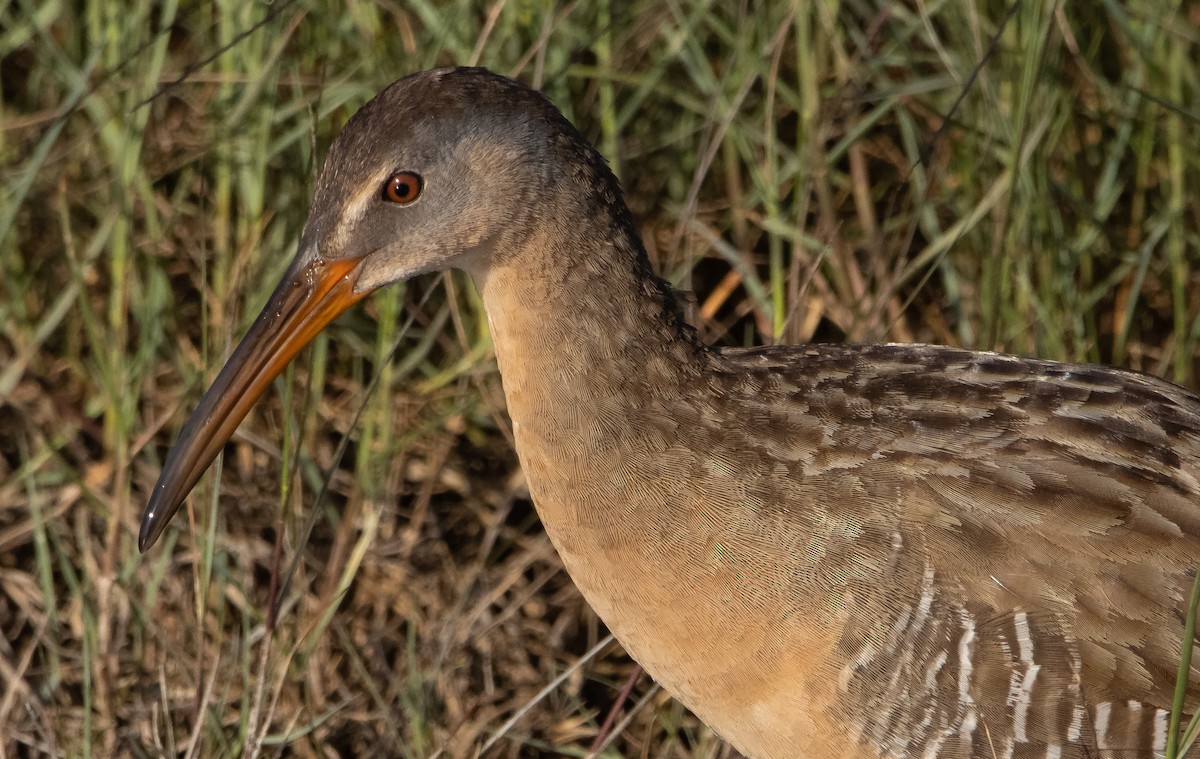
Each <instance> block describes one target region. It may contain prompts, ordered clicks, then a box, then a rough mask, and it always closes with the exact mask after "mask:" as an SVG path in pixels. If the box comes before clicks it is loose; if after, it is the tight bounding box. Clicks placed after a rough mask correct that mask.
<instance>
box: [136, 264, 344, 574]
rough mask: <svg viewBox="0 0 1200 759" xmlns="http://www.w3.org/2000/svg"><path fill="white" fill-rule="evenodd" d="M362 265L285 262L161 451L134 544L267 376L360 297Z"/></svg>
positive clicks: (147, 534) (187, 487)
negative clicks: (284, 268)
mask: <svg viewBox="0 0 1200 759" xmlns="http://www.w3.org/2000/svg"><path fill="white" fill-rule="evenodd" d="M360 263H362V259H361V258H343V259H337V260H333V261H324V260H321V259H319V258H318V259H314V260H312V261H310V262H308V263H306V264H304V265H300V264H299V262H297V263H296V264H293V265H292V266H291V267H289V269H288V271H287V273H286V274H285V275H284V277H283V280H282V281H281V282H280V283H279V286H278V287H276V288H275V292H274V293H272V295H271V299H270V300H268V301H267V305H266V306H265V307H264V308H263V310H262V313H260V314H259V315H258V318H257V319H255V320H254V324H253V325H251V327H250V330H249V331H248V332H247V333H246V336H245V337H244V338H242V342H241V343H240V344H239V345H238V347H237V348H236V349H235V350H234V351H233V355H232V356H230V357H229V361H228V362H227V363H226V364H225V368H223V369H222V370H221V373H220V374H218V375H217V379H216V381H214V382H213V384H212V387H210V388H209V389H208V392H207V393H205V394H204V397H203V398H201V399H200V405H199V406H197V407H196V410H195V411H194V412H193V413H192V416H191V417H190V418H189V419H188V420H187V423H186V424H185V425H184V426H183V431H182V432H180V433H179V440H177V441H176V442H175V446H174V447H173V448H172V449H171V452H170V453H169V454H168V455H167V463H166V465H164V466H163V470H162V474H160V475H159V477H158V484H156V485H155V486H154V492H153V493H151V495H150V503H148V504H146V511H145V513H144V514H143V515H142V529H141V534H140V535H139V536H138V548H139V549H141V550H142V551H145V550H146V549H147V548H149V547H150V546H152V545H154V541H156V540H158V536H159V535H161V534H162V532H163V530H164V529H165V528H166V526H167V523H168V522H170V521H171V517H173V516H174V515H175V512H176V511H178V510H179V507H180V505H181V504H182V503H183V500H184V498H186V497H187V494H188V493H190V492H191V490H192V488H193V487H195V485H196V482H197V481H198V480H199V479H200V475H202V474H204V470H205V469H208V466H209V464H211V463H212V461H213V459H215V458H216V457H217V453H218V452H220V450H221V448H222V447H223V446H224V445H225V443H226V442H227V441H228V440H229V438H230V437H231V436H232V435H233V431H234V430H235V429H237V426H238V424H239V423H241V421H242V419H244V418H245V417H246V414H247V413H248V412H249V411H250V407H251V406H253V405H254V402H255V401H257V400H258V399H259V396H261V395H262V394H263V392H264V391H265V390H266V389H267V386H268V385H270V384H271V380H273V379H275V377H276V376H278V374H279V373H280V372H281V371H283V368H284V367H285V366H287V365H288V362H289V361H291V360H292V359H293V358H294V357H295V356H296V354H297V353H299V352H300V349H301V348H303V347H304V346H305V345H307V344H308V342H309V341H310V340H312V339H313V338H314V337H315V336H316V335H317V333H318V332H320V331H321V330H322V329H323V328H324V327H325V326H326V325H327V324H329V323H330V322H331V321H333V320H334V318H336V317H337V315H338V314H340V313H342V312H343V311H345V310H346V309H347V308H349V307H350V306H352V305H354V304H355V303H357V302H358V301H360V300H362V299H363V297H365V296H366V293H357V292H355V291H354V284H355V282H356V281H357V280H358V274H359V264H360Z"/></svg>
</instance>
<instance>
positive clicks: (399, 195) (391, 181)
mask: <svg viewBox="0 0 1200 759" xmlns="http://www.w3.org/2000/svg"><path fill="white" fill-rule="evenodd" d="M421 186H422V182H421V176H420V175H419V174H414V173H413V172H411V171H398V172H396V173H395V174H393V175H391V176H390V177H388V179H387V181H386V182H384V183H383V199H384V200H386V201H388V202H389V203H395V204H396V205H401V206H406V205H408V204H409V203H411V202H413V201H414V200H416V199H417V198H419V197H421Z"/></svg>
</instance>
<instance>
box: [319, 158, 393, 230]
mask: <svg viewBox="0 0 1200 759" xmlns="http://www.w3.org/2000/svg"><path fill="white" fill-rule="evenodd" d="M394 173H395V172H394V171H393V170H392V169H391V168H382V169H379V170H378V171H376V172H375V173H374V174H372V175H371V176H370V177H368V178H367V181H365V182H363V183H362V184H361V185H360V186H359V188H358V190H357V191H356V192H355V193H354V194H353V195H351V196H350V197H349V198H347V199H346V202H345V203H343V204H342V213H341V222H340V223H339V224H338V225H337V236H336V238H335V241H334V245H335V247H339V248H340V247H341V246H343V245H345V244H346V243H347V242H348V241H347V240H345V239H343V238H344V236H345V235H346V234H348V233H349V231H350V230H351V229H353V228H354V226H355V222H357V221H359V220H360V219H362V217H364V216H366V215H367V205H368V204H369V203H370V202H371V199H372V198H374V197H375V196H376V195H377V194H379V192H381V188H382V187H383V181H384V180H385V179H387V178H388V177H390V176H391V175H392V174H394Z"/></svg>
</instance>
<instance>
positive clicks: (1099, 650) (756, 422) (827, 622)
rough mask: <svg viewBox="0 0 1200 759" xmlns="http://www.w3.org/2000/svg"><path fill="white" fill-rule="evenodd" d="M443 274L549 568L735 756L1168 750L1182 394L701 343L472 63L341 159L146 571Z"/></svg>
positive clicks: (219, 404) (1082, 378)
mask: <svg viewBox="0 0 1200 759" xmlns="http://www.w3.org/2000/svg"><path fill="white" fill-rule="evenodd" d="M396 172H415V173H416V174H419V175H420V176H421V178H422V180H423V185H422V189H421V192H422V194H421V196H420V198H419V199H418V200H417V201H416V202H413V203H411V204H407V205H400V204H397V203H394V202H389V201H388V199H387V197H386V195H385V194H381V192H380V188H381V186H383V184H384V183H385V182H386V181H387V180H388V178H389V177H391V176H393V175H395V173H396ZM451 266H453V267H458V268H462V269H465V270H466V271H468V272H470V274H471V275H472V277H473V278H474V280H475V282H476V284H477V286H478V288H479V291H480V293H481V295H482V297H483V300H484V303H485V305H486V308H487V312H488V316H489V318H490V320H491V322H492V329H493V335H494V339H495V346H496V355H497V358H498V361H499V364H500V371H501V375H502V377H503V382H504V390H505V395H506V398H507V401H508V409H509V413H510V414H511V416H512V421H513V430H514V435H515V438H516V443H517V452H518V454H519V456H520V459H521V464H522V467H523V468H524V470H525V474H526V477H527V479H528V482H529V487H530V492H531V493H532V495H533V499H534V502H535V504H536V506H537V509H538V512H539V514H540V515H541V517H542V521H543V523H544V524H545V527H546V530H547V532H548V533H549V534H550V537H551V539H552V540H553V542H554V545H555V546H556V548H557V549H558V551H559V552H560V554H561V555H562V559H563V563H564V564H565V566H566V567H567V570H568V571H569V572H570V574H571V576H572V578H573V579H574V580H575V582H576V583H577V584H578V586H579V588H580V589H581V590H582V592H583V594H584V595H585V597H586V598H587V599H588V601H589V602H590V603H591V605H592V606H593V608H594V609H595V610H596V612H597V613H598V614H599V615H600V616H601V617H602V618H603V619H604V621H605V622H606V623H607V624H608V625H609V626H610V627H611V628H612V630H613V631H614V633H616V635H617V637H618V638H619V639H620V640H621V641H622V642H623V643H624V644H625V646H626V648H627V649H628V650H629V652H630V653H631V654H632V655H633V656H634V658H636V659H637V660H638V661H639V662H641V663H642V664H643V666H645V668H646V670H647V671H649V672H650V674H652V675H653V676H654V677H655V678H656V679H657V680H659V682H661V683H662V684H663V685H664V686H665V687H666V688H667V690H669V691H670V692H671V693H673V694H674V695H675V696H676V697H678V698H679V699H680V700H681V701H683V702H684V703H685V704H687V705H688V706H689V707H690V708H692V709H693V710H695V712H696V713H697V714H698V715H699V716H700V717H701V718H702V719H703V720H705V721H706V722H708V723H709V724H710V725H711V726H712V727H714V728H715V729H716V730H717V731H718V732H720V733H721V734H722V735H724V736H725V737H726V738H728V739H729V740H730V741H731V742H732V743H733V744H734V745H735V746H736V747H738V749H739V750H741V751H742V752H744V753H745V754H747V755H748V756H750V757H755V758H760V759H791V758H792V757H813V758H815V759H825V758H827V757H829V758H832V757H876V756H878V757H925V756H934V757H947V758H951V759H966V758H968V757H971V758H977V759H986V758H989V757H993V756H996V757H1005V756H1008V757H1035V756H1036V757H1050V758H1053V757H1085V756H1086V757H1134V756H1141V757H1150V756H1153V755H1155V754H1156V753H1160V752H1161V748H1162V742H1163V739H1164V736H1165V728H1166V722H1165V711H1164V710H1165V709H1168V708H1169V706H1170V701H1171V694H1172V690H1173V688H1174V681H1175V671H1176V668H1177V666H1178V657H1179V653H1180V636H1181V631H1182V629H1183V615H1184V612H1185V600H1184V599H1185V595H1186V592H1187V591H1188V589H1189V588H1190V586H1191V583H1192V579H1193V577H1194V569H1195V566H1196V563H1197V560H1198V559H1200V481H1198V480H1200V399H1197V397H1196V396H1194V395H1192V394H1191V393H1189V392H1187V391H1186V390H1183V389H1181V388H1179V387H1176V386H1174V385H1171V384H1170V383H1167V382H1164V381H1162V380H1159V379H1155V378H1153V377H1148V376H1143V375H1138V374H1133V373H1129V372H1123V371H1120V370H1116V369H1111V368H1106V367H1099V366H1077V365H1066V364H1058V363H1054V362H1049V361H1037V360H1029V359H1019V358H1013V357H1010V356H1003V355H997V354H992V353H977V352H970V351H963V350H956V349H950V348H941V347H934V346H922V345H882V346H843V345H822V346H795V347H781V348H764V349H757V350H715V349H711V348H708V347H706V346H704V345H703V344H701V343H700V342H699V341H698V340H697V339H696V337H695V335H694V333H693V331H692V330H691V328H690V327H688V326H687V325H686V324H685V322H684V321H683V319H682V317H681V316H680V314H679V309H678V307H677V306H676V304H675V302H674V300H673V298H672V296H671V293H670V290H669V288H667V287H666V286H665V285H664V284H663V283H662V282H661V281H660V280H658V279H657V278H656V277H655V276H654V275H653V273H652V272H651V271H650V268H649V264H648V262H647V259H646V256H645V253H644V251H643V250H642V247H641V243H640V241H639V240H638V237H637V234H636V231H635V229H634V226H633V223H632V221H631V220H630V216H629V212H628V211H627V210H626V207H625V205H624V202H623V201H622V199H621V196H620V192H619V190H618V187H617V184H616V180H615V179H614V178H613V177H612V175H611V173H610V172H609V171H608V169H607V167H606V166H605V165H604V162H603V161H602V160H601V158H600V157H599V156H598V154H597V153H596V152H595V150H594V149H592V148H591V147H590V146H589V145H588V144H587V143H586V141H585V140H583V138H582V137H580V136H579V134H578V133H577V132H576V131H575V130H574V129H573V128H572V127H571V126H570V125H569V124H568V123H567V122H566V121H565V120H564V119H563V118H562V116H561V115H560V114H559V113H558V112H557V111H556V110H555V109H554V108H553V106H551V105H550V104H549V103H547V102H546V101H545V100H544V99H543V98H542V97H541V96H540V95H537V94H536V93H533V92H531V91H529V90H527V89H525V88H524V87H522V86H521V85H519V84H516V83H514V82H511V81H509V80H507V79H504V78H502V77H498V76H496V75H494V74H491V73H488V72H486V71H482V70H478V69H458V70H443V71H435V72H426V73H422V74H416V75H413V76H411V77H407V78H405V79H402V80H400V81H399V82H397V83H396V84H394V85H392V86H391V87H389V88H388V89H387V90H385V91H384V92H383V93H381V94H380V95H379V96H378V97H377V98H376V99H375V100H373V101H372V102H371V103H369V104H367V105H366V106H364V107H363V109H362V110H361V111H360V112H359V113H358V114H357V115H356V116H355V117H354V118H353V119H351V121H350V123H349V124H348V125H347V126H346V129H345V130H344V131H343V133H342V134H341V136H340V137H339V138H338V140H337V141H336V142H335V143H334V145H333V147H332V148H331V150H330V154H329V158H328V160H327V162H326V166H325V170H324V173H323V174H322V176H321V180H320V182H319V184H318V188H317V192H316V196H315V198H314V201H313V206H312V211H311V218H310V221H309V224H308V226H307V227H306V230H305V234H304V237H303V240H302V243H301V248H300V252H299V254H298V255H297V258H296V261H295V263H294V264H293V267H292V269H291V270H289V274H288V276H287V277H286V278H285V281H284V282H283V283H282V284H281V285H280V288H279V289H278V290H277V291H276V295H275V296H274V297H273V298H272V301H271V303H270V304H268V306H267V308H266V309H264V312H263V314H262V316H260V317H259V320H258V321H257V322H256V324H255V325H254V327H253V328H252V330H251V333H250V334H249V335H248V336H247V338H246V340H245V341H244V342H243V345H242V346H241V347H239V349H238V351H237V352H236V353H235V355H234V357H233V358H231V360H230V363H229V365H228V366H227V367H226V369H225V370H223V371H222V373H221V375H220V377H218V379H217V381H216V383H214V386H213V388H212V389H210V391H209V393H208V394H207V395H206V397H205V399H204V400H203V401H202V402H201V407H200V409H198V410H197V412H196V414H194V415H193V418H192V419H191V420H190V421H189V423H188V425H187V426H186V428H185V430H184V432H183V434H182V435H181V439H180V441H179V443H178V445H177V446H176V448H175V450H174V451H173V452H172V454H171V458H170V459H169V460H168V463H167V465H166V467H165V468H164V472H163V475H162V478H161V479H160V481H159V485H158V486H157V487H156V488H155V492H154V494H153V496H152V499H151V503H150V505H149V506H148V507H147V516H146V519H145V521H144V523H143V532H142V545H143V547H146V546H148V545H149V543H151V542H153V540H154V539H155V538H156V537H157V536H158V534H159V533H160V532H161V530H162V528H163V526H164V525H165V524H166V521H167V520H168V519H169V518H170V515H171V514H172V513H173V512H174V510H175V509H176V508H177V507H178V504H179V503H180V502H181V501H182V499H183V498H184V497H185V496H186V493H187V491H188V490H190V489H191V487H192V485H194V483H195V480H196V479H197V478H198V477H199V476H200V473H201V472H202V471H203V469H204V468H205V467H206V466H207V465H208V463H209V462H210V461H211V459H212V457H213V456H215V454H216V452H217V451H218V450H219V448H220V445H221V444H222V443H223V442H224V440H225V439H226V438H227V437H228V435H229V434H230V433H231V432H232V428H233V425H236V423H237V421H238V420H240V419H241V417H242V416H243V415H244V414H245V410H246V409H248V408H249V405H250V404H251V403H252V402H253V400H254V398H256V397H257V395H258V394H259V393H261V391H262V388H264V387H265V385H266V383H267V382H268V381H269V377H270V376H273V373H274V372H277V371H278V369H279V368H280V367H282V366H283V365H284V364H285V363H286V361H287V360H289V359H290V357H291V356H292V355H294V353H295V350H297V349H298V347H299V346H300V345H301V344H303V342H304V341H305V340H307V339H308V338H309V337H311V335H312V334H314V333H315V331H316V330H317V329H319V328H320V327H321V326H322V325H323V324H325V323H327V322H328V321H329V320H330V319H332V318H333V316H335V315H336V313H337V312H339V311H340V310H342V309H344V308H345V307H346V306H348V305H349V304H350V303H352V302H353V301H355V300H357V299H358V298H360V297H362V295H363V294H365V293H366V292H369V291H370V290H372V289H375V288H377V287H380V286H382V285H385V284H387V283H389V282H393V281H396V280H398V279H402V278H404V277H408V276H412V275H414V274H417V273H420V272H424V271H429V270H432V269H438V268H445V267H451ZM263 377H266V379H263ZM1198 698H1200V656H1197V657H1194V658H1193V666H1192V669H1191V677H1190V681H1189V686H1188V706H1187V708H1188V710H1189V711H1193V710H1195V709H1196V707H1197V700H1198Z"/></svg>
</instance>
